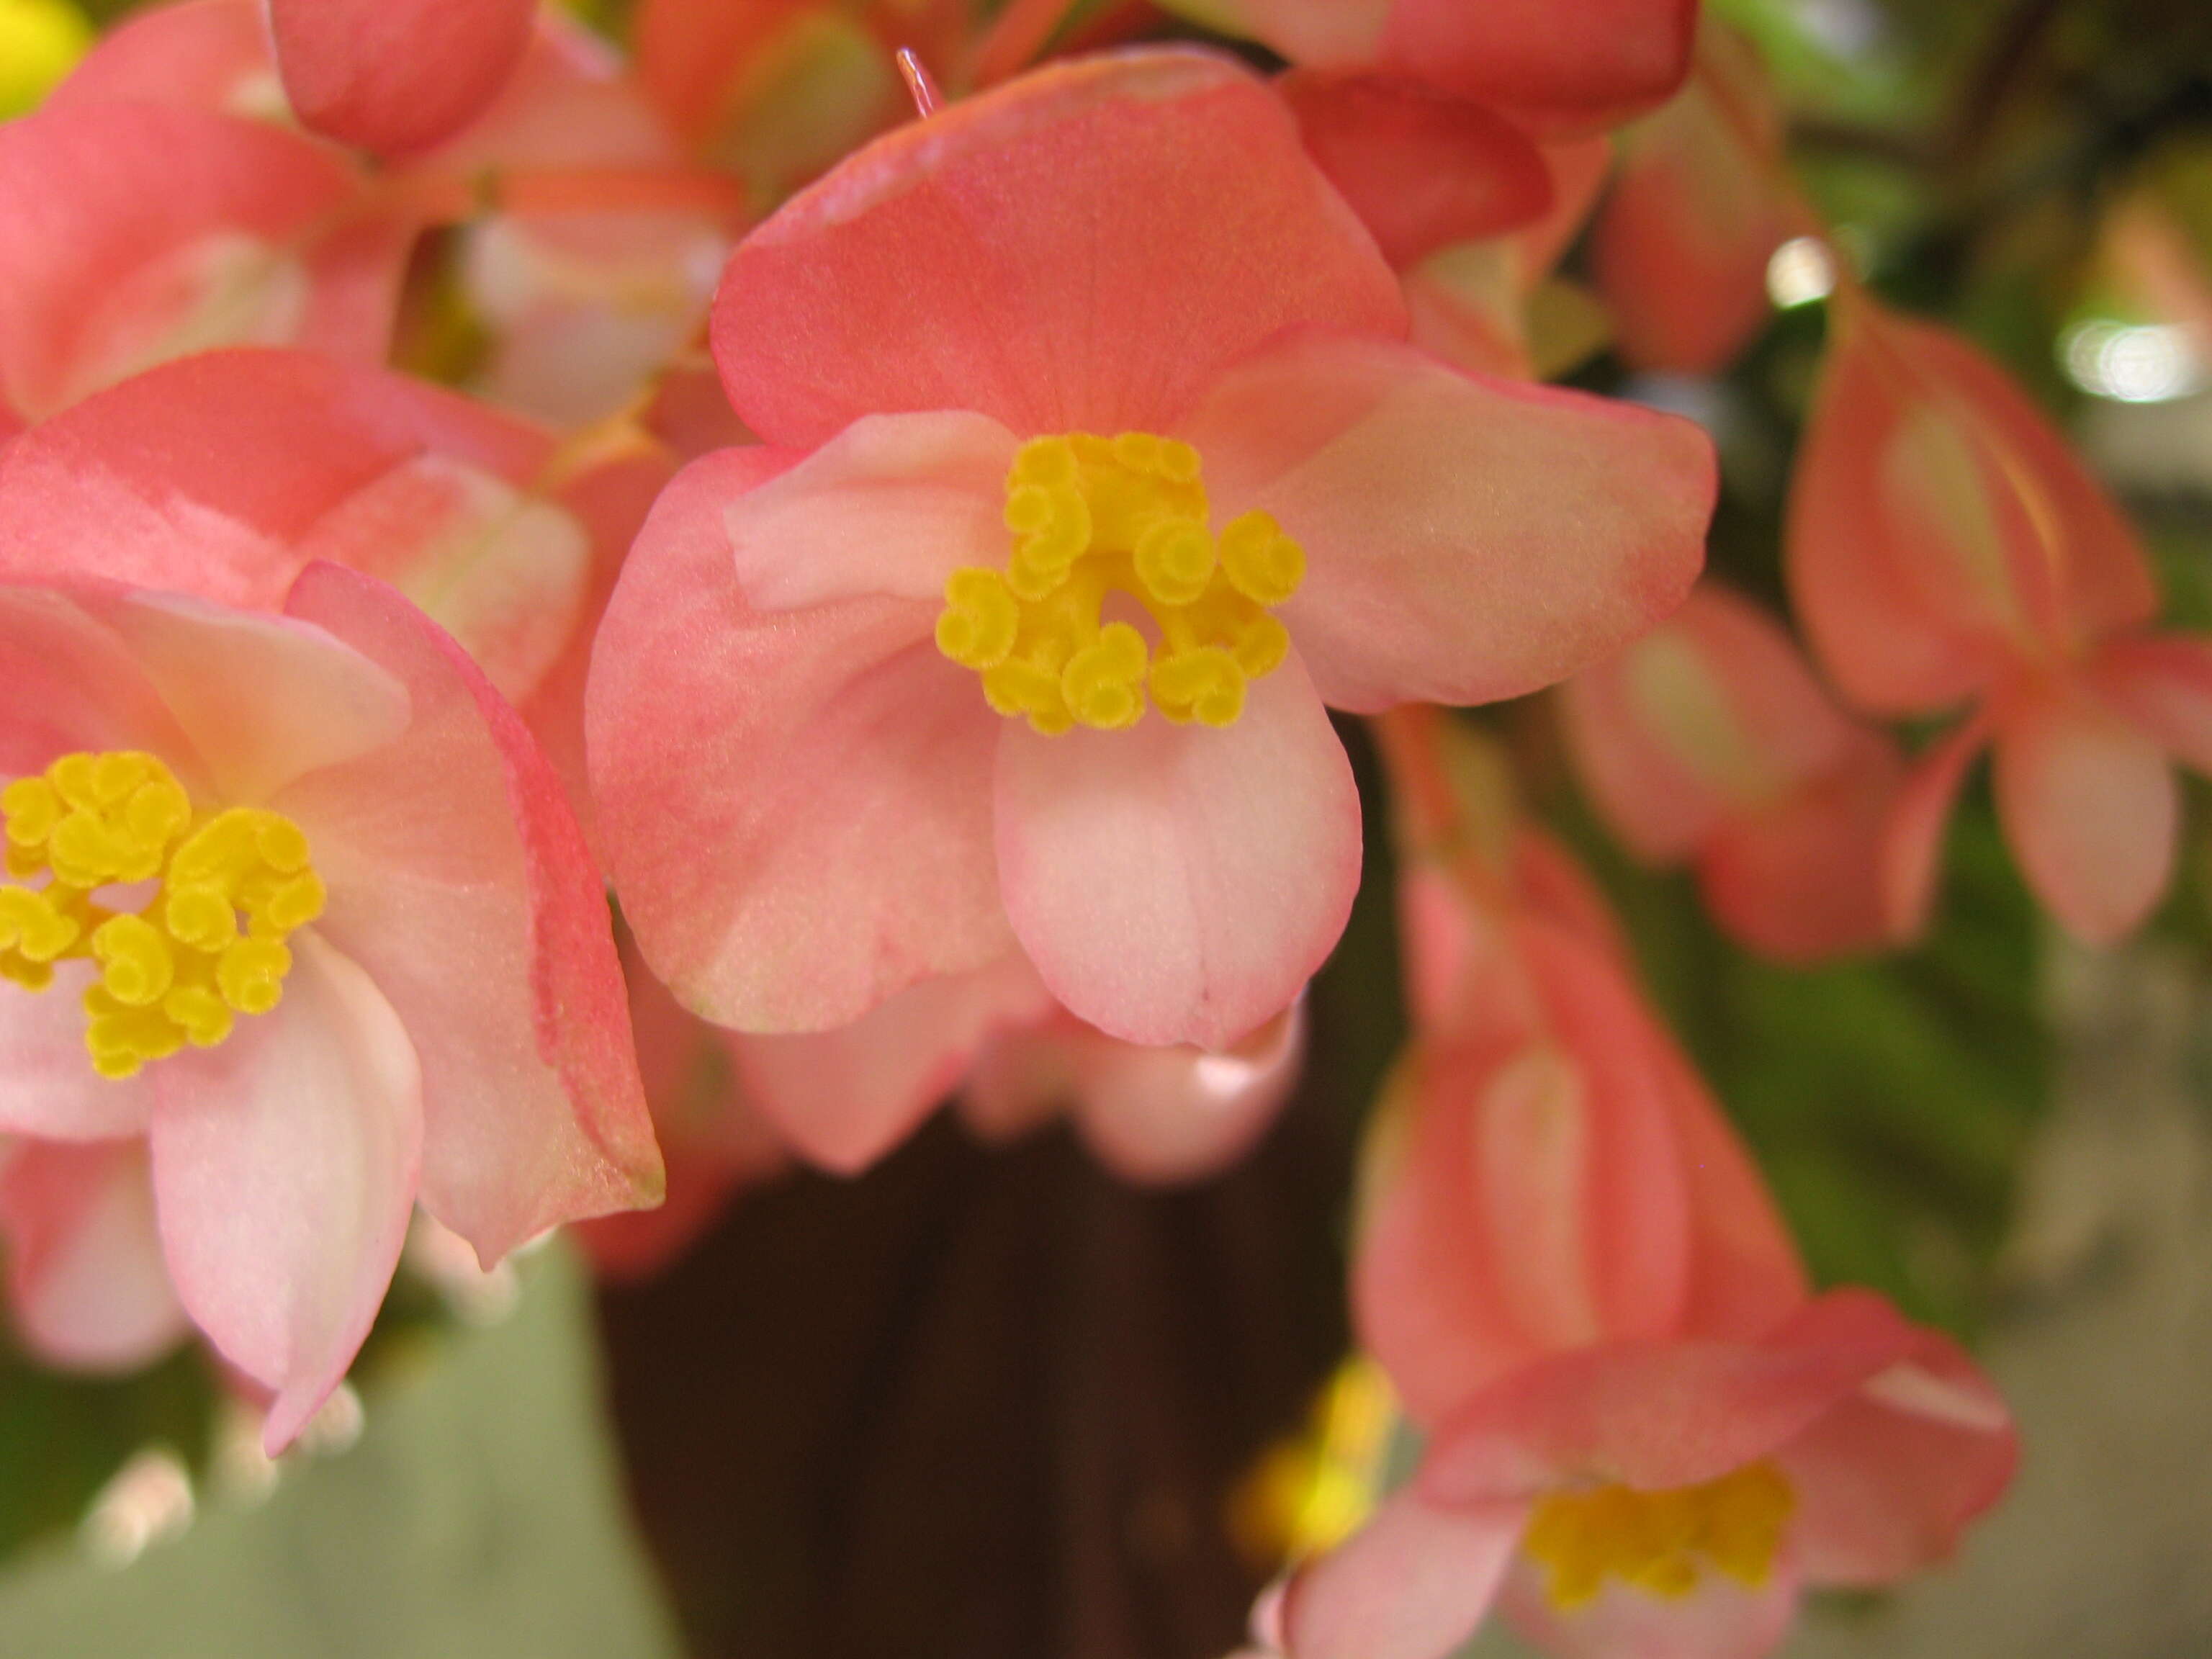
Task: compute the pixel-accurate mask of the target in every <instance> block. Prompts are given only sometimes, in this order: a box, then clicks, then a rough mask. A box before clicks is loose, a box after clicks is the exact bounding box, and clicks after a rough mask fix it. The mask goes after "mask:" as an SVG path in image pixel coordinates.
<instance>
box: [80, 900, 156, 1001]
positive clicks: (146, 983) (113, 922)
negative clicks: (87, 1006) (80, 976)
mask: <svg viewBox="0 0 2212 1659" xmlns="http://www.w3.org/2000/svg"><path fill="white" fill-rule="evenodd" d="M92 956H93V960H94V961H95V962H97V963H99V964H100V984H101V986H102V987H105V988H106V992H107V994H108V995H110V996H112V997H113V998H114V999H115V1000H117V1001H118V1002H119V1003H121V1004H122V1005H123V1006H125V1007H126V1008H148V1007H151V1006H153V1005H154V1004H155V1003H157V1002H159V1001H160V1000H161V999H162V998H163V997H164V996H165V995H167V994H168V989H169V987H170V986H171V985H173V984H174V983H175V982H176V977H177V959H176V957H174V956H173V955H172V954H171V952H170V950H169V941H168V939H166V938H165V937H164V936H163V935H162V934H161V932H160V930H159V929H157V928H156V927H155V926H154V925H153V923H151V922H149V921H147V920H146V918H145V917H143V916H110V917H109V918H108V919H107V920H106V921H103V922H101V923H100V926H99V927H98V928H96V929H95V930H94V933H93V935H92Z"/></svg>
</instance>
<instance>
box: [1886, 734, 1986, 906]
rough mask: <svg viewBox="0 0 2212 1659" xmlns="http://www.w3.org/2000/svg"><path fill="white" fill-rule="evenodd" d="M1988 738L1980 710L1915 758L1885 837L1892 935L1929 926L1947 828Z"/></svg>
mask: <svg viewBox="0 0 2212 1659" xmlns="http://www.w3.org/2000/svg"><path fill="white" fill-rule="evenodd" d="M1989 740H1990V723H1989V720H1988V717H1987V716H1986V715H1983V714H1976V715H1975V716H1974V717H1973V718H1972V719H1971V720H1967V721H1966V722H1965V723H1964V724H1963V725H1961V726H1959V727H1958V728H1957V729H1956V730H1955V731H1954V732H1949V733H1948V734H1947V735H1946V736H1944V737H1942V738H1939V739H1938V740H1937V741H1936V743H1934V744H1931V745H1929V748H1927V749H1926V750H1923V752H1922V753H1921V754H1920V755H1918V756H1917V757H1915V758H1914V760H1913V762H1912V764H1911V770H1910V771H1909V772H1908V773H1907V774H1906V776H1905V787H1904V790H1903V792H1902V793H1899V796H1898V798H1897V804H1896V805H1895V806H1894V807H1893V809H1892V811H1891V814H1890V820H1889V827H1888V829H1887V831H1886V832H1885V833H1884V835H1883V837H1882V847H1881V891H1882V913H1883V915H1884V916H1885V917H1886V918H1887V921H1888V926H1889V936H1890V938H1891V939H1893V940H1895V941H1897V942H1899V943H1900V944H1902V943H1905V942H1908V941H1910V940H1912V939H1917V938H1919V936H1920V935H1921V934H1922V933H1924V932H1925V931H1926V930H1927V927H1928V920H1929V915H1931V914H1932V913H1933V911H1934V909H1935V908H1936V888H1937V885H1938V884H1939V883H1940V881H1941V879H1942V873H1943V832H1944V831H1945V830H1946V829H1948V828H1949V826H1950V823H1951V811H1952V808H1953V807H1954V806H1955V805H1958V800H1959V791H1960V788H1961V787H1964V785H1965V783H1966V769H1967V768H1968V767H1970V766H1972V764H1973V763H1974V760H1975V758H1976V757H1978V756H1979V755H1980V753H1981V752H1982V750H1983V749H1984V748H1985V747H1986V746H1987V745H1988V744H1989Z"/></svg>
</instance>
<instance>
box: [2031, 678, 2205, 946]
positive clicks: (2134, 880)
mask: <svg viewBox="0 0 2212 1659" xmlns="http://www.w3.org/2000/svg"><path fill="white" fill-rule="evenodd" d="M1996 798H1997V815H1998V817H1999V819H2000V821H2001V822H2002V823H2003V825H2004V832H2005V840H2006V842H2007V843H2008V845H2009V846H2010V847H2011V848H2012V851H2013V856H2014V857H2015V858H2016V859H2018V860H2020V866H2021V872H2023V873H2024V874H2025V875H2026V876H2027V884H2028V885H2029V886H2030V887H2032V888H2033V889H2034V890H2035V893H2036V896H2038V897H2039V898H2040V899H2041V900H2042V901H2043V902H2044V903H2045V904H2046V905H2048V906H2049V907H2050V908H2051V914H2052V915H2055V916H2056V917H2057V918H2058V920H2059V921H2060V922H2062V923H2063V924H2064V926H2065V927H2067V929H2068V930H2069V932H2071V933H2073V934H2075V937H2077V938H2078V939H2081V940H2082V941H2083V942H2085V943H2087V944H2091V945H2108V944H2111V943H2112V941H2114V940H2116V939H2120V938H2121V937H2123V936H2124V935H2125V934H2127V933H2132V932H2134V931H2135V929H2136V927H2137V926H2138V925H2139V924H2140V923H2141V922H2142V920H2143V919H2144V918H2145V917H2146V916H2148V915H2149V914H2150V913H2151V911H2152V910H2153V909H2154V908H2156V906H2157V904H2158V902H2159V900H2160V898H2162V897H2163V896H2165V894H2166V887H2167V885H2168V884H2170V883H2171V882H2172V878H2173V861H2174V849H2175V842H2176V841H2177V839H2178V837H2179V829H2180V814H2181V801H2180V795H2179V790H2178V789H2177V787H2175V784H2174V779H2173V772H2172V768H2171V767H2170V766H2169V765H2168V764H2167V763H2166V757H2165V755H2164V754H2163V753H2162V752H2160V749H2159V746H2158V744H2156V743H2154V742H2153V741H2152V740H2151V738H2148V737H2146V736H2145V735H2143V733H2142V732H2140V731H2139V730H2137V729H2136V727H2135V726H2131V725H2130V724H2129V723H2128V722H2127V721H2126V720H2124V719H2122V718H2121V716H2120V715H2119V714H2117V713H2115V712H2114V711H2113V710H2112V709H2111V708H2107V707H2106V705H2105V704H2104V703H2103V702H2101V701H2100V700H2098V699H2097V698H2096V697H2095V696H2093V695H2092V694H2089V693H2087V692H2086V691H2084V690H2079V689H2073V688H2068V687H2063V686H2061V687H2057V688H2054V689H2052V690H2051V691H2049V692H2048V693H2046V694H2045V695H2042V696H2035V697H2033V698H2032V699H2023V700H2022V701H2021V704H2020V706H2018V707H2015V708H2008V709H2007V710H2006V712H2005V713H2004V714H2002V716H2001V717H2000V718H1999V721H1998V724H1997V728H1996Z"/></svg>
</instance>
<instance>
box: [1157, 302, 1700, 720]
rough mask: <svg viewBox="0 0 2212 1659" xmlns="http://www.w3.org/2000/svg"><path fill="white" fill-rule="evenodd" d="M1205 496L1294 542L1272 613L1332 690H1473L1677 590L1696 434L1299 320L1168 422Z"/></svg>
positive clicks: (1695, 498)
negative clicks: (1285, 599)
mask: <svg viewBox="0 0 2212 1659" xmlns="http://www.w3.org/2000/svg"><path fill="white" fill-rule="evenodd" d="M1182 435H1183V436H1185V437H1187V438H1188V439H1189V440H1190V441H1192V442H1193V443H1194V444H1195V445H1197V447H1198V448H1199V450H1200V453H1201V454H1202V455H1203V456H1204V457H1205V460H1206V484H1207V487H1208V489H1210V490H1211V491H1212V495H1213V497H1214V500H1215V501H1216V503H1217V507H1218V510H1219V511H1221V512H1223V513H1243V512H1245V511H1248V510H1249V509H1252V508H1255V507H1258V508H1264V509H1265V510H1267V512H1270V513H1273V514H1274V515H1275V517H1276V518H1277V519H1278V520H1280V522H1281V524H1282V526H1283V527H1284V529H1285V530H1286V531H1287V532H1289V533H1290V534H1291V536H1292V537H1293V538H1296V539H1297V541H1299V542H1300V543H1301V544H1304V548H1305V552H1306V579H1305V585H1304V586H1303V587H1301V588H1300V589H1299V590H1298V592H1297V596H1296V597H1295V598H1293V599H1291V601H1290V603H1289V604H1287V605H1285V606H1284V607H1283V610H1282V613H1281V614H1282V617H1283V619H1284V621H1285V623H1287V624H1288V625H1289V627H1290V630H1291V637H1292V638H1293V639H1295V640H1296V641H1297V642H1298V648H1299V651H1300V652H1301V653H1302V654H1304V656H1305V658H1306V660H1307V663H1308V665H1309V666H1310V667H1311V669H1312V671H1313V674H1314V679H1315V684H1316V685H1317V686H1318V687H1319V689H1320V690H1321V693H1322V698H1323V700H1324V701H1326V702H1328V704H1329V705H1330V706H1331V707H1332V708H1348V709H1353V710H1358V711H1360V712H1363V713H1367V712H1372V711H1374V710H1376V709H1380V708H1388V707H1389V706H1390V705H1392V704H1393V703H1396V702H1412V701H1416V700H1419V701H1425V702H1444V703H1476V702H1491V701H1493V700H1495V699H1497V698H1500V697H1511V696H1521V695H1522V694H1523V693H1525V692H1528V691H1534V690H1538V689H1539V688H1541V687H1542V686H1545V685H1548V684H1551V683H1552V682H1553V681H1555V680H1558V679H1561V678H1565V676H1566V675H1568V674H1570V673H1572V672H1573V671H1575V670H1576V669H1577V668H1580V667H1583V665H1586V664H1588V663H1589V662H1591V661H1593V660H1595V659H1598V658H1600V657H1602V656H1603V655H1605V654H1606V653H1608V652H1610V651H1613V650H1617V649H1619V648H1620V647H1621V646H1622V645H1624V644H1626V642H1627V641H1629V640H1631V639H1632V638H1634V637H1635V636H1636V635H1638V634H1639V633H1641V632H1642V631H1643V630H1644V629H1646V628H1648V627H1649V626H1650V624H1651V623H1653V622H1654V621H1655V620H1656V619H1657V618H1658V617H1662V616H1664V615H1666V614H1667V612H1668V611H1671V610H1672V609H1674V606H1675V605H1678V604H1679V603H1680V601H1681V599H1682V596H1683V594H1684V593H1686V592H1688V590H1689V586H1690V584H1691V583H1692V581H1693V580H1695V579H1696V577H1697V574H1698V569H1699V565H1700V564H1701V563H1702V562H1703V561H1704V557H1705V524H1706V520H1707V519H1708V518H1709V517H1710V516H1711V511H1712V503H1713V491H1714V488H1715V486H1714V474H1713V458H1712V447H1711V444H1710V443H1709V442H1708V441H1706V439H1705V435H1704V434H1702V433H1701V432H1699V430H1698V429H1697V428H1695V427H1693V426H1692V425H1690V424H1689V423H1688V422H1685V421H1681V420H1678V419H1676V418H1674V416H1665V415H1656V414H1653V413H1651V412H1650V411H1649V410H1642V409H1638V408H1635V407H1633V406H1632V405H1630V404H1620V403H1613V402H1608V401H1606V400H1604V399H1601V398H1591V397H1587V396H1584V395H1583V394H1582V393H1579V392H1561V391H1557V390H1554V389H1553V388H1550V387H1544V386H1522V385H1515V384H1510V383H1508V382H1506V381H1503V380H1490V379H1486V378H1484V377H1480V376H1476V375H1468V374H1461V373H1459V372H1457V371H1456V370H1454V369H1451V368H1447V367H1446V366H1444V365H1443V364H1442V363H1438V362H1435V361H1434V360H1432V359H1430V358H1427V357H1425V356H1422V355H1420V354H1419V353H1418V352H1415V351H1413V349H1410V348H1407V347H1404V346H1398V345H1393V344H1390V343H1385V342H1381V341H1361V340H1351V339H1318V338H1316V339H1310V340H1305V341H1301V342H1298V343H1294V344H1291V345H1289V346H1286V347H1285V348H1283V349H1279V350H1277V351H1273V352H1271V353H1268V354H1267V355H1266V356H1261V357H1259V358H1256V359H1255V360H1254V361H1253V362H1249V363H1247V364H1245V365H1243V367H1242V368H1237V369H1236V370H1233V371H1231V373H1230V374H1227V375H1225V376H1224V377H1222V379H1221V380H1219V381H1218V382H1217V383H1216V384H1215V385H1214V386H1213V387H1212V390H1211V391H1210V392H1209V393H1208V395H1207V398H1206V402H1205V404H1203V405H1202V406H1201V407H1200V409H1199V410H1196V411H1195V413H1194V415H1193V416H1191V418H1190V419H1188V421H1186V422H1183V424H1182Z"/></svg>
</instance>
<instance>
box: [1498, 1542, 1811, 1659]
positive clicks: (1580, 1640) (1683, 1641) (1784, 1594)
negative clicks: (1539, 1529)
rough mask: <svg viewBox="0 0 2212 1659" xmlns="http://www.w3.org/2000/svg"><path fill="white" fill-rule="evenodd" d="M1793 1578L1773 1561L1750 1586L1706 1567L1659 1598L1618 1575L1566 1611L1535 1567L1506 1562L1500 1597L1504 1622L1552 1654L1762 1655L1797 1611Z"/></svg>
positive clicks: (1623, 1658) (1603, 1658) (1750, 1658)
mask: <svg viewBox="0 0 2212 1659" xmlns="http://www.w3.org/2000/svg"><path fill="white" fill-rule="evenodd" d="M1797 1596H1798V1580H1797V1575H1796V1572H1795V1571H1791V1570H1790V1567H1789V1565H1788V1564H1787V1563H1786V1562H1782V1563H1777V1564H1776V1567H1775V1570H1774V1571H1771V1572H1770V1573H1769V1574H1768V1575H1767V1577H1766V1582H1765V1583H1763V1584H1760V1585H1759V1586H1758V1588H1756V1589H1751V1588H1748V1587H1747V1586H1745V1585H1742V1584H1740V1583H1737V1582H1736V1581H1735V1579H1733V1578H1730V1577H1727V1576H1726V1575H1725V1574H1723V1573H1717V1572H1712V1571H1707V1572H1706V1573H1705V1574H1704V1575H1703V1576H1702V1577H1700V1578H1699V1582H1698V1586H1697V1588H1696V1589H1693V1590H1692V1591H1691V1592H1690V1593H1689V1594H1688V1595H1680V1596H1659V1595H1651V1594H1650V1593H1649V1592H1648V1591H1645V1590H1642V1589H1638V1588H1637V1587H1636V1586H1634V1585H1632V1584H1629V1583H1623V1582H1622V1581H1621V1580H1620V1579H1618V1578H1611V1579H1608V1580H1607V1582H1606V1584H1605V1587H1604V1588H1603V1589H1601V1590H1600V1591H1599V1592H1598V1597H1597V1600H1596V1601H1593V1602H1592V1603H1590V1604H1589V1606H1588V1607H1577V1608H1576V1609H1575V1610H1574V1611H1573V1612H1571V1613H1565V1612H1562V1611H1561V1610H1560V1609H1559V1607H1556V1606H1554V1605H1553V1601H1552V1599H1551V1596H1550V1595H1549V1594H1548V1592H1547V1590H1546V1589H1545V1587H1544V1582H1543V1570H1542V1568H1541V1566H1539V1565H1537V1564H1536V1563H1535V1562H1534V1561H1531V1560H1529V1559H1528V1558H1527V1557H1526V1556H1523V1557H1522V1558H1520V1559H1518V1560H1516V1562H1515V1563H1514V1565H1513V1571H1512V1572H1511V1573H1510V1575H1509V1576H1508V1577H1507V1579H1506V1581H1505V1592H1504V1596H1503V1597H1502V1601H1503V1605H1504V1613H1505V1617H1506V1620H1507V1621H1508V1622H1509V1623H1510V1624H1511V1626H1513V1628H1514V1630H1515V1632H1516V1633H1517V1634H1518V1635H1520V1636H1521V1637H1522V1639H1523V1640H1525V1641H1527V1642H1528V1643H1530V1644H1533V1645H1534V1646H1535V1647H1536V1648H1538V1649H1540V1650H1542V1651H1543V1652H1545V1653H1547V1654H1549V1655H1553V1656H1555V1659H1765V1656H1766V1655H1768V1654H1771V1653H1772V1652H1773V1651H1774V1650H1776V1649H1777V1648H1778V1647H1779V1646H1780V1645H1781V1643H1782V1639H1783V1638H1784V1636H1786V1635H1787V1634H1788V1633H1789V1631H1790V1623H1791V1621H1792V1620H1794V1619H1795V1618H1796V1613H1797Z"/></svg>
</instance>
